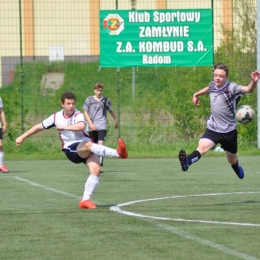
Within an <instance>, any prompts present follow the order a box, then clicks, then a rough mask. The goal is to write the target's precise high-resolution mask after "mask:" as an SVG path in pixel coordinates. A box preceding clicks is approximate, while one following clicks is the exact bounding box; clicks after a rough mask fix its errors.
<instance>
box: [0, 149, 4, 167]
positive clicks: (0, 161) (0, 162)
mask: <svg viewBox="0 0 260 260" xmlns="http://www.w3.org/2000/svg"><path fill="white" fill-rule="evenodd" d="M3 163H4V152H0V166H2V165H3Z"/></svg>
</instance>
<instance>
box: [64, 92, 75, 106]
mask: <svg viewBox="0 0 260 260" xmlns="http://www.w3.org/2000/svg"><path fill="white" fill-rule="evenodd" d="M65 99H74V100H75V101H76V96H75V95H74V94H73V93H72V92H69V91H67V92H64V93H63V94H62V96H61V99H60V100H61V102H62V103H64V102H65Z"/></svg>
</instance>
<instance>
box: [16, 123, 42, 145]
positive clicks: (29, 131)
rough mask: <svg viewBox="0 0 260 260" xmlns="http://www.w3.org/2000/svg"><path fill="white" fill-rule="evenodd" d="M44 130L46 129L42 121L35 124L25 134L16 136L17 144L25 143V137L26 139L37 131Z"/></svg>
mask: <svg viewBox="0 0 260 260" xmlns="http://www.w3.org/2000/svg"><path fill="white" fill-rule="evenodd" d="M42 130H44V127H43V126H42V123H40V124H37V125H35V126H33V127H32V128H31V129H29V130H28V131H26V132H25V133H24V134H22V135H20V136H19V137H17V138H16V146H19V145H21V144H22V143H23V141H24V139H26V138H27V137H29V136H30V135H33V134H36V133H38V132H40V131H42Z"/></svg>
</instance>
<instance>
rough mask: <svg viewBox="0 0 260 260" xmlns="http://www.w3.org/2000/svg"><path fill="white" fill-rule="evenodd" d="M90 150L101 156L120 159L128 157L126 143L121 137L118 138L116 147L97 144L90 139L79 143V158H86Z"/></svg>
mask: <svg viewBox="0 0 260 260" xmlns="http://www.w3.org/2000/svg"><path fill="white" fill-rule="evenodd" d="M91 152H92V153H94V154H96V155H97V156H101V157H120V158H121V159H126V158H127V157H128V153H127V149H126V145H125V143H124V141H123V140H122V139H121V138H119V139H118V147H117V149H113V148H110V147H107V146H104V145H98V144H95V143H92V142H91V141H88V142H81V143H79V145H78V147H77V154H78V155H79V156H80V157H81V158H87V157H88V156H89V155H90V153H91Z"/></svg>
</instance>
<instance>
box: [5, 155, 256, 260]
mask: <svg viewBox="0 0 260 260" xmlns="http://www.w3.org/2000/svg"><path fill="white" fill-rule="evenodd" d="M258 160H259V159H258V157H257V156H248V157H246V156H245V157H239V162H240V164H241V165H242V166H243V168H244V170H245V178H244V179H243V180H240V179H239V178H238V177H237V176H236V174H235V173H234V172H233V170H232V168H231V167H230V166H229V164H228V163H227V161H226V158H225V156H224V155H223V157H221V156H218V157H203V158H202V159H201V160H200V161H199V162H198V163H196V164H194V165H192V166H191V167H190V168H189V170H188V171H187V172H183V171H182V170H181V168H180V166H179V162H178V159H177V156H175V157H174V158H165V159H154V158H150V159H127V160H120V159H111V158H108V159H105V161H104V167H103V169H104V173H102V174H101V177H100V184H99V186H98V188H97V190H96V192H95V194H94V195H93V197H92V200H93V201H94V202H95V203H96V204H97V206H98V209H96V210H85V209H79V208H78V203H79V200H80V198H81V196H82V193H83V188H84V184H85V180H86V178H87V177H88V175H89V172H88V169H87V168H86V167H85V166H84V165H83V164H81V165H76V164H72V163H70V162H69V161H67V160H53V161H7V162H6V165H7V166H8V169H9V170H10V173H8V174H5V173H0V195H1V203H0V214H1V221H0V227H1V236H0V259H19V260H21V259H27V260H28V259H99V260H100V259H106V260H107V259H112V260H117V259H118V260H119V259H120V260H122V259H135V260H136V259H140V260H146V259H147V260H148V259H149V260H151V259H156V260H158V259H200V260H201V259H260V250H259V245H260V236H259V234H260V217H259V216H260V188H259V183H260V170H259V162H258Z"/></svg>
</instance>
